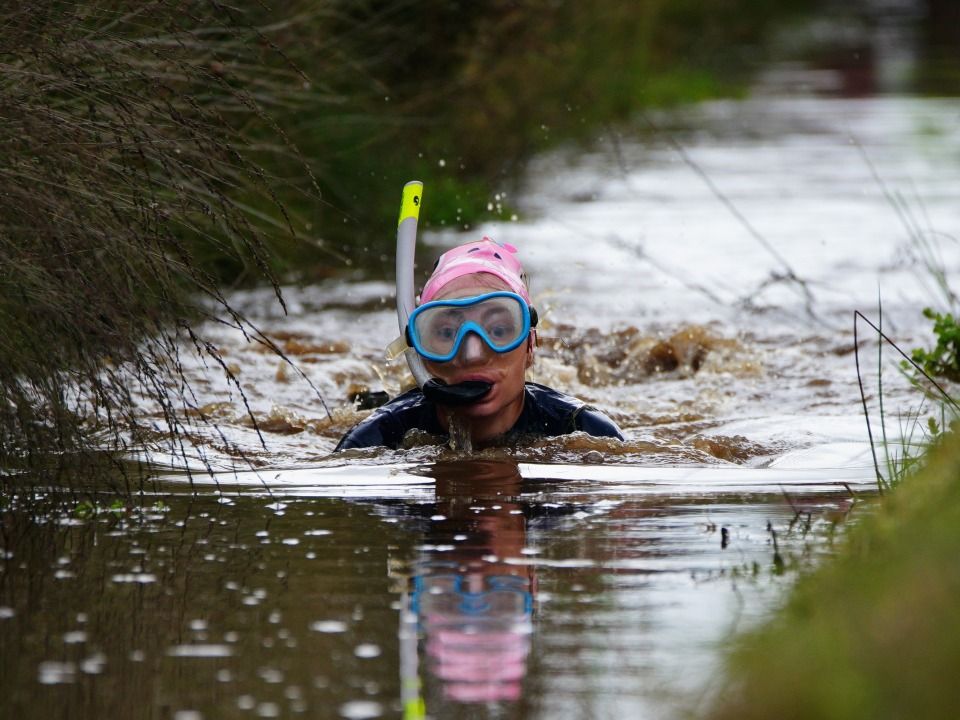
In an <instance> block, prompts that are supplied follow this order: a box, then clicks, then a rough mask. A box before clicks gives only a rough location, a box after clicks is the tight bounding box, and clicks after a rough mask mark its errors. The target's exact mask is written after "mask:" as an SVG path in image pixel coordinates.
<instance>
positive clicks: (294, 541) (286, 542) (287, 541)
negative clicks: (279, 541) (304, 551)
mask: <svg viewBox="0 0 960 720" xmlns="http://www.w3.org/2000/svg"><path fill="white" fill-rule="evenodd" d="M283 544H284V545H299V544H300V539H299V538H284V539H283Z"/></svg>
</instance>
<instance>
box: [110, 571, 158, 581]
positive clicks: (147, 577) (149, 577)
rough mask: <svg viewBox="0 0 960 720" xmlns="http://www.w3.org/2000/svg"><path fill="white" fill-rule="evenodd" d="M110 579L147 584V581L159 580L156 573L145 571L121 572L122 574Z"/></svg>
mask: <svg viewBox="0 0 960 720" xmlns="http://www.w3.org/2000/svg"><path fill="white" fill-rule="evenodd" d="M110 580H112V581H113V582H115V583H140V584H147V583H154V582H156V581H157V576H156V575H154V574H153V573H144V572H137V573H120V574H117V575H114V576H113V577H111V578H110Z"/></svg>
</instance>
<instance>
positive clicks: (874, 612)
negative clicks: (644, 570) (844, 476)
mask: <svg viewBox="0 0 960 720" xmlns="http://www.w3.org/2000/svg"><path fill="white" fill-rule="evenodd" d="M938 277H940V279H942V280H944V282H945V276H944V275H940V276H938ZM942 287H943V288H945V289H949V288H947V286H946V285H945V284H944V285H943V286H942ZM948 296H952V294H950V293H948ZM858 315H859V313H858ZM924 316H925V317H927V318H928V319H930V320H933V321H934V333H935V335H936V337H937V343H936V347H935V348H933V349H932V350H924V349H916V350H914V351H913V353H912V358H911V359H912V361H913V362H912V363H911V362H908V361H906V360H905V361H903V363H902V364H901V369H902V370H903V371H904V373H905V374H906V375H907V377H908V378H909V379H910V381H911V382H912V383H913V384H914V385H915V387H917V388H918V389H920V390H921V391H922V392H923V399H922V402H921V404H920V405H919V407H918V408H917V410H915V411H913V412H911V413H909V414H908V417H907V418H906V430H904V431H903V435H902V436H901V437H900V438H898V439H896V440H895V441H893V442H891V441H890V439H888V438H887V436H886V432H885V431H884V434H883V436H882V439H880V438H875V437H871V441H876V444H879V445H880V446H881V449H882V451H883V452H884V454H885V456H886V477H883V476H882V474H881V470H880V468H879V466H878V468H877V476H878V483H880V489H881V490H883V489H888V490H892V491H893V492H890V493H886V494H884V495H883V497H882V499H881V502H880V503H879V505H878V506H877V508H876V511H875V512H874V513H873V514H872V515H870V516H869V517H866V518H862V519H861V523H860V524H859V525H858V526H856V527H854V528H853V529H852V530H851V531H850V533H849V534H848V535H847V536H846V537H845V538H844V540H843V541H842V543H841V544H840V545H839V546H838V548H837V554H836V556H835V557H834V558H832V559H831V560H829V561H827V562H826V563H825V564H824V565H823V566H821V567H820V568H818V569H816V570H815V571H813V572H812V573H810V574H809V575H807V576H806V577H804V578H801V580H800V581H799V582H798V583H797V586H796V587H795V588H794V589H793V591H792V592H791V595H790V597H789V600H788V603H787V605H786V607H785V608H783V609H782V610H781V611H780V612H779V613H778V615H777V616H776V617H775V618H774V619H773V620H772V621H770V622H769V623H767V624H766V625H765V626H763V627H761V628H759V629H758V630H755V631H753V632H750V633H748V634H746V635H745V636H743V637H741V638H740V639H739V640H738V642H737V644H736V646H735V648H734V650H733V651H732V653H731V656H730V658H729V660H728V672H729V676H730V679H729V681H728V683H727V685H726V687H725V688H724V690H723V691H722V692H721V694H720V696H719V699H718V702H717V703H716V706H715V708H714V711H713V713H712V714H711V717H712V718H715V719H725V718H737V719H738V720H741V719H742V720H749V718H769V717H777V718H788V719H789V718H837V719H838V720H839V719H840V718H844V720H851V719H853V720H855V719H857V718H864V719H866V718H870V719H871V720H874V719H875V718H903V717H922V718H952V717H954V716H955V715H956V708H957V706H958V704H960V691H958V690H957V687H956V684H955V683H954V682H953V681H952V679H951V677H950V673H951V670H952V668H955V667H956V666H957V663H960V620H958V616H957V613H956V612H955V607H954V605H955V599H956V597H957V596H958V594H960V571H958V565H957V561H956V559H957V556H958V554H960V532H958V530H957V528H960V434H958V433H957V431H956V430H957V428H956V418H957V417H958V407H957V404H956V402H955V401H954V400H953V398H952V397H951V395H950V394H948V392H947V391H946V390H945V389H944V388H943V387H942V386H941V385H940V384H938V383H937V382H936V381H935V380H933V376H938V377H941V378H947V379H951V380H955V379H957V378H958V374H957V370H958V368H957V360H958V358H957V348H958V345H957V342H958V338H960V332H958V327H957V324H956V322H955V320H954V318H953V316H952V315H950V314H945V315H942V314H940V313H937V312H934V311H932V310H930V309H929V308H928V309H926V310H924ZM860 318H861V319H863V320H864V321H865V322H866V323H867V324H869V325H870V326H871V327H873V329H874V330H875V331H876V332H877V334H878V339H879V340H880V342H879V345H878V346H879V347H880V348H881V353H880V354H878V363H879V365H880V367H879V372H878V374H879V375H880V376H882V347H883V343H884V342H887V343H890V344H892V345H893V347H894V348H895V349H896V350H898V351H899V352H900V353H901V356H902V357H906V355H905V354H904V353H903V351H902V350H900V349H899V348H897V347H896V345H895V344H893V342H892V341H891V340H890V339H889V337H887V336H886V335H885V334H884V333H883V332H882V330H881V328H880V327H878V326H874V325H873V323H871V322H870V321H869V320H867V319H866V318H865V317H863V316H862V315H860ZM858 372H859V358H858ZM861 383H862V379H861ZM928 385H929V386H930V389H929V390H928ZM934 388H935V390H936V393H934V392H932V390H933V389H934ZM861 390H862V385H861ZM878 395H879V397H880V398H881V401H880V420H881V425H883V423H884V415H883V413H884V411H883V402H882V396H883V389H882V386H880V388H879V389H878ZM931 398H933V399H934V403H935V407H936V408H937V409H938V410H937V414H938V416H937V417H935V416H929V417H927V422H926V423H925V424H924V423H923V422H921V418H922V417H923V415H924V414H925V413H924V412H923V408H924V407H925V406H926V403H927V402H929V401H930V399H931ZM864 410H865V412H866V411H867V405H866V400H865V399H864ZM867 422H868V429H869V427H870V424H869V415H868V416H867ZM917 434H919V435H920V436H921V437H919V438H918V437H916V435H917ZM874 450H875V451H876V447H875V448H874Z"/></svg>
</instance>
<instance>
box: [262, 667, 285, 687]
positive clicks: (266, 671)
mask: <svg viewBox="0 0 960 720" xmlns="http://www.w3.org/2000/svg"><path fill="white" fill-rule="evenodd" d="M257 675H259V676H260V679H261V680H263V681H264V682H266V683H270V684H271V685H277V684H278V683H282V682H283V673H282V672H280V671H279V670H277V669H276V668H271V667H262V668H259V669H258V670H257Z"/></svg>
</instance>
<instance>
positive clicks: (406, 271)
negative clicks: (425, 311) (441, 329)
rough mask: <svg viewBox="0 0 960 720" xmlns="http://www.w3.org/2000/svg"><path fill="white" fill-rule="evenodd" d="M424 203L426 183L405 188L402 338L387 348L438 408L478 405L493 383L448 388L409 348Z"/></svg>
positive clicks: (400, 235)
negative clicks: (407, 340)
mask: <svg viewBox="0 0 960 720" xmlns="http://www.w3.org/2000/svg"><path fill="white" fill-rule="evenodd" d="M422 201H423V183H422V182H420V181H419V180H412V181H410V182H408V183H407V184H406V185H404V186H403V196H402V199H401V201H400V219H399V220H398V221H397V260H396V262H397V277H396V283H397V323H398V324H399V325H400V338H398V340H397V341H396V342H394V343H391V345H390V347H389V348H388V353H389V354H390V356H395V355H396V354H399V352H402V353H403V354H404V355H405V356H406V358H407V365H409V367H410V372H411V373H413V379H414V380H415V381H416V383H417V386H418V387H419V388H420V389H421V390H422V391H423V394H424V397H426V398H427V399H428V400H430V401H432V402H435V403H437V404H438V405H469V404H470V403H475V402H477V401H478V400H480V398H482V397H483V396H484V395H486V394H487V392H489V390H490V383H487V382H482V381H479V380H467V381H466V382H462V383H457V384H456V385H447V384H446V383H445V382H443V381H442V380H439V379H438V378H433V377H430V374H429V373H428V372H427V369H426V368H425V367H424V365H423V359H422V358H421V357H420V356H419V355H418V354H417V353H416V351H414V350H413V348H411V347H409V346H407V345H406V343H405V341H404V338H405V337H406V333H407V321H408V320H409V318H410V313H412V312H413V311H414V310H415V309H416V307H417V302H416V294H415V292H414V284H413V265H414V256H415V254H416V249H417V222H418V221H419V220H420V205H421V203H422Z"/></svg>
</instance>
